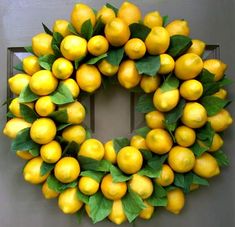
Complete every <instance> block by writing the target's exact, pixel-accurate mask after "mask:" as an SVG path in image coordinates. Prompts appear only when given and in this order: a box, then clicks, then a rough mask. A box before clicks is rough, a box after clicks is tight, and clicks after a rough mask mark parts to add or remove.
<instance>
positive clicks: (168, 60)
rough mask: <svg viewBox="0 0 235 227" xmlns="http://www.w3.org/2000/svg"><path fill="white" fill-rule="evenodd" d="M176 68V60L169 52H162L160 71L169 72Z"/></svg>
mask: <svg viewBox="0 0 235 227" xmlns="http://www.w3.org/2000/svg"><path fill="white" fill-rule="evenodd" d="M174 68H175V61H174V59H173V58H172V57H171V56H170V55H169V54H160V69H159V70H158V73H160V74H168V73H170V72H172V71H173V70H174Z"/></svg>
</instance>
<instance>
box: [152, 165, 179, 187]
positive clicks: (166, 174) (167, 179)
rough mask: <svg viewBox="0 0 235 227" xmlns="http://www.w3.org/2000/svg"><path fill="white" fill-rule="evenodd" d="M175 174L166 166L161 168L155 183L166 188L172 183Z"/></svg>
mask: <svg viewBox="0 0 235 227" xmlns="http://www.w3.org/2000/svg"><path fill="white" fill-rule="evenodd" d="M174 178H175V174H174V171H173V170H172V169H171V167H170V166H169V165H167V164H164V165H163V166H162V170H161V173H160V176H159V177H157V178H156V182H157V183H158V184H159V185H161V186H164V187H166V186H168V185H170V184H172V183H173V182H174Z"/></svg>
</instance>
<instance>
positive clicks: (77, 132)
mask: <svg viewBox="0 0 235 227" xmlns="http://www.w3.org/2000/svg"><path fill="white" fill-rule="evenodd" d="M62 137H63V139H65V140H67V141H68V142H72V141H74V142H76V143H78V144H81V143H83V142H84V141H85V139H86V130H85V129H84V128H83V127H82V126H81V125H71V126H68V127H66V128H65V129H64V130H63V132H62Z"/></svg>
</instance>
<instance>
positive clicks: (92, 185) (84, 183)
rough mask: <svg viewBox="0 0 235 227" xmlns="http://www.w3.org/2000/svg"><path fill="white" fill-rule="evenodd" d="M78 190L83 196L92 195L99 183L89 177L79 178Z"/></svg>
mask: <svg viewBox="0 0 235 227" xmlns="http://www.w3.org/2000/svg"><path fill="white" fill-rule="evenodd" d="M78 188H79V190H80V191H81V192H82V193H83V194H84V195H94V194H95V193H96V192H97V191H98V189H99V183H98V182H97V181H96V180H94V179H93V178H91V177H85V176H84V177H81V178H80V180H79V182H78Z"/></svg>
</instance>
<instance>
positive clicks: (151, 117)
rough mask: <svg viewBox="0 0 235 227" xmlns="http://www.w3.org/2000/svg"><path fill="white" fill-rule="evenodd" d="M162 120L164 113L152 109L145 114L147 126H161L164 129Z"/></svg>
mask: <svg viewBox="0 0 235 227" xmlns="http://www.w3.org/2000/svg"><path fill="white" fill-rule="evenodd" d="M164 120H165V116H164V113H162V112H160V111H158V110H154V111H151V112H149V113H147V114H146V115H145V121H146V124H147V126H148V127H149V128H152V129H155V128H162V129H164V128H165V127H164Z"/></svg>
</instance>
